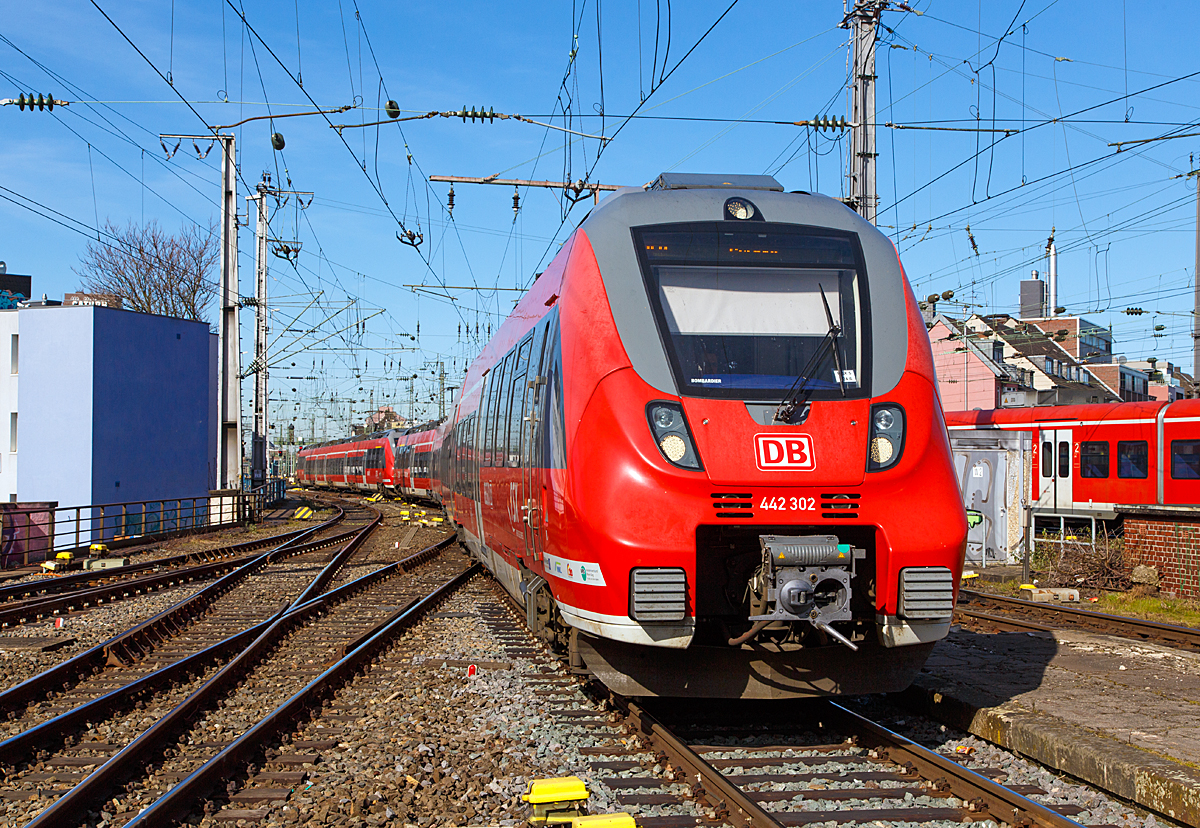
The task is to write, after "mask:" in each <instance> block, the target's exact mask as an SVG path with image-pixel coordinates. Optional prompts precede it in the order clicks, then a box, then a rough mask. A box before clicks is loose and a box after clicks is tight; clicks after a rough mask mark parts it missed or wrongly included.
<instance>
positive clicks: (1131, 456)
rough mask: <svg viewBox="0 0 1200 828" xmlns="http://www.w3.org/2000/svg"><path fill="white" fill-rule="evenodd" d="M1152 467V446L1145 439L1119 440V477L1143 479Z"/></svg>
mask: <svg viewBox="0 0 1200 828" xmlns="http://www.w3.org/2000/svg"><path fill="white" fill-rule="evenodd" d="M1149 468H1150V446H1149V444H1148V443H1147V442H1146V441H1145V440H1119V441H1117V477H1124V478H1127V479H1129V478H1132V479H1134V480H1143V479H1145V478H1146V476H1147V474H1148V472H1149Z"/></svg>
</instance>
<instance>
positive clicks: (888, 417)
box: [867, 403, 904, 471]
mask: <svg viewBox="0 0 1200 828" xmlns="http://www.w3.org/2000/svg"><path fill="white" fill-rule="evenodd" d="M903 453H904V409H903V408H901V407H900V406H898V405H896V404H895V403H878V404H876V405H873V406H871V436H870V442H869V444H868V456H867V471H883V470H884V469H887V468H891V467H892V466H894V465H896V463H897V462H898V461H899V460H900V455H901V454H903Z"/></svg>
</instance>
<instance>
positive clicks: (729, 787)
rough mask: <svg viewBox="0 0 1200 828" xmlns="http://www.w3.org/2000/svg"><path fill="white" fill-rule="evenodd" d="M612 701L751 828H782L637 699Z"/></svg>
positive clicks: (618, 697) (658, 745)
mask: <svg viewBox="0 0 1200 828" xmlns="http://www.w3.org/2000/svg"><path fill="white" fill-rule="evenodd" d="M612 698H613V701H614V702H616V704H617V705H618V706H619V707H621V708H622V709H623V710H624V712H625V715H626V716H628V717H629V719H630V721H631V722H632V723H633V724H634V726H635V727H636V728H637V729H638V730H639V731H641V732H642V733H644V734H645V735H646V736H648V737H649V738H650V741H651V742H653V743H654V744H655V745H656V746H657V747H659V749H661V750H662V751H663V752H664V753H665V754H667V756H668V757H670V759H671V761H672V762H674V763H675V764H676V765H678V766H679V767H681V768H685V769H686V770H687V771H688V776H691V777H696V778H699V779H700V780H701V782H702V784H703V785H705V787H706V789H708V790H712V791H714V792H716V793H717V794H719V795H720V796H721V797H722V798H723V799H724V800H725V802H726V804H727V805H732V806H733V807H734V808H737V809H738V810H739V811H741V812H742V815H743V816H744V817H745V818H746V820H747V821H748V822H749V823H750V824H751V825H753V826H754V828H783V824H782V823H781V822H779V821H778V820H777V819H775V817H773V816H771V814H770V812H768V811H766V810H764V809H763V808H762V806H760V805H759V804H758V803H757V802H755V801H754V800H753V799H751V798H750V797H749V796H748V795H747V794H746V792H745V791H743V790H742V789H741V788H739V787H738V786H737V785H734V784H733V783H732V782H730V781H729V779H728V778H727V777H726V776H725V775H724V774H722V773H721V772H720V771H719V770H717V769H716V768H714V767H713V766H712V765H710V764H709V763H708V762H706V761H705V760H704V758H703V757H702V756H701V755H700V754H698V753H696V751H694V750H692V749H691V747H689V746H688V744H687V743H686V742H684V741H683V740H682V739H680V738H679V737H678V736H676V735H675V734H674V733H672V732H671V731H669V730H667V728H665V727H663V725H662V723H661V722H659V721H658V719H656V718H654V717H653V716H652V715H650V713H648V712H647V711H646V710H645V709H643V708H642V706H641V705H639V704H638V703H637V702H635V701H632V700H631V699H627V698H624V697H622V696H615V695H614V696H613V697H612Z"/></svg>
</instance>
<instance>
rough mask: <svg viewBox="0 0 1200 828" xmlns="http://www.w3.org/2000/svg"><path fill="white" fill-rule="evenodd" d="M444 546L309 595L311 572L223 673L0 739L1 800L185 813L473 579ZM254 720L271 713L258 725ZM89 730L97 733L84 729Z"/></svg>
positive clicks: (92, 814) (38, 810)
mask: <svg viewBox="0 0 1200 828" xmlns="http://www.w3.org/2000/svg"><path fill="white" fill-rule="evenodd" d="M452 540H453V538H447V539H445V540H444V541H442V542H441V543H438V544H435V545H434V546H431V547H427V548H426V549H424V550H422V551H421V552H419V553H417V554H416V555H413V556H411V557H409V558H407V559H405V560H404V561H401V562H399V563H395V564H389V565H387V566H384V567H382V568H380V569H378V570H376V571H374V572H372V573H370V574H368V575H365V576H363V577H360V578H358V579H356V580H354V581H351V582H349V583H347V584H344V585H342V586H340V587H338V588H337V589H335V590H332V591H329V592H326V593H324V594H321V595H319V596H315V597H311V596H309V595H308V593H309V592H310V589H312V588H314V585H317V584H319V583H320V576H318V578H314V579H313V581H312V582H311V583H310V586H309V588H306V589H305V590H304V591H303V592H302V593H301V594H300V596H299V597H297V598H296V599H295V600H293V601H292V602H290V603H289V604H288V605H287V607H285V608H284V609H282V610H281V611H279V612H278V613H276V614H275V615H274V616H273V617H271V618H269V619H267V620H265V621H263V622H260V623H259V624H257V625H255V626H253V627H251V628H249V629H247V630H245V631H243V632H242V633H239V634H235V635H233V636H230V637H228V638H227V639H225V640H224V641H222V642H218V643H217V644H214V645H212V646H213V647H224V652H225V656H226V657H227V658H226V660H224V661H223V663H219V662H220V661H221V659H216V660H213V661H211V663H208V664H202V663H200V662H199V661H197V662H195V663H193V664H191V665H189V669H188V670H187V671H184V672H179V671H177V673H179V674H173V675H170V676H167V675H162V676H159V677H158V679H157V680H156V681H154V682H153V683H149V682H147V683H145V685H144V686H143V687H140V688H138V687H131V688H128V689H126V690H125V691H123V692H122V693H121V704H119V705H117V704H114V703H113V701H112V699H108V700H106V699H104V698H101V699H97V700H94V701H92V702H91V703H90V704H91V705H92V707H91V709H88V710H75V711H72V712H71V713H69V714H64V715H61V716H59V717H56V718H55V719H53V720H50V721H49V722H47V723H45V724H44V725H43V726H42V727H41V729H40V732H38V733H26V734H22V735H21V736H20V737H18V738H16V739H8V740H6V741H5V742H2V743H0V763H3V764H4V765H5V766H6V767H7V768H9V770H8V773H7V778H6V787H8V788H9V790H10V791H12V793H8V794H6V796H7V797H8V798H9V799H16V800H17V801H16V802H15V803H13V805H15V806H17V807H20V806H21V805H24V806H26V807H25V808H24V811H25V813H24V815H22V816H20V817H19V820H20V822H22V823H23V822H24V821H25V820H26V819H30V818H32V819H31V821H29V822H28V824H29V825H30V826H56V828H57V826H65V825H77V824H93V823H95V822H96V821H98V820H100V812H104V813H107V814H108V817H106V818H104V819H103V820H100V821H103V822H105V823H106V824H109V825H120V824H123V823H125V822H126V821H127V820H130V819H133V820H134V822H136V824H138V825H148V824H165V821H166V820H167V819H168V817H167V815H168V814H178V813H179V811H180V809H181V808H182V809H184V810H190V809H191V807H193V806H194V805H195V801H196V799H195V797H196V796H198V793H197V792H198V791H203V790H207V789H208V788H211V787H214V786H216V787H223V786H224V783H225V781H227V773H228V771H229V768H231V767H232V766H233V765H236V764H238V763H240V762H244V760H245V758H246V757H248V756H251V755H253V754H254V753H255V752H256V751H258V750H260V749H261V746H262V743H263V740H264V739H267V738H269V736H270V735H271V734H274V733H277V732H278V730H279V728H280V727H282V726H284V725H285V724H286V723H290V722H291V721H293V720H294V719H295V717H296V716H297V715H300V714H301V713H303V712H304V711H305V710H307V709H308V708H309V707H310V706H311V705H312V704H314V703H315V702H316V701H317V700H319V699H320V698H321V696H322V694H325V693H327V692H328V691H329V690H330V689H331V688H333V687H335V686H337V685H338V683H339V682H344V681H346V680H349V679H350V678H351V677H352V676H353V674H354V673H355V671H356V670H358V669H360V668H361V667H362V666H363V665H364V664H366V663H367V662H369V661H370V659H371V658H373V657H374V655H375V654H376V653H377V652H379V651H380V650H381V649H382V648H383V647H384V646H385V645H386V643H387V642H389V641H390V640H391V639H392V638H394V637H395V636H396V635H397V634H398V633H399V632H400V631H401V630H402V629H404V627H405V626H406V625H407V624H409V623H411V620H412V619H413V618H415V617H417V616H418V615H420V613H421V612H423V611H424V610H425V609H426V608H428V607H429V606H430V605H432V603H434V602H436V601H437V600H439V598H440V597H441V596H442V595H444V594H447V593H448V592H449V591H451V590H452V589H454V588H455V587H457V586H458V585H460V584H461V583H463V582H465V580H466V579H467V578H469V577H470V576H471V575H473V574H475V573H476V572H478V571H479V568H478V566H473V565H472V564H471V563H470V562H469V561H468V560H467V559H466V558H465V556H463V555H461V554H459V553H457V552H452V553H447V552H445V551H444V550H445V549H446V548H447V547H449V546H450V544H451V543H452ZM331 565H332V564H331ZM328 569H329V567H325V568H324V569H323V570H322V574H324V573H325V572H327V571H328ZM228 656H232V657H231V658H228ZM188 672H190V673H193V674H194V675H192V676H191V677H188V676H187V675H186V673H188ZM264 711H270V712H268V713H267V715H266V716H265V717H264V716H263V713H264ZM88 722H92V723H95V722H100V724H98V725H93V726H91V727H88V728H84V725H85V724H86V723H88ZM85 732H86V733H87V734H88V736H84V733H85ZM89 736H90V738H89ZM323 744H324V743H321V742H314V743H311V744H309V743H304V742H303V741H302V742H301V743H296V744H293V745H292V746H291V748H292V749H293V750H297V751H300V752H298V753H295V754H288V755H285V756H282V757H279V756H277V757H275V761H274V763H273V764H274V765H276V766H280V767H281V769H280V770H278V771H277V772H270V771H268V772H266V773H264V774H261V775H260V776H261V777H262V781H265V782H274V783H279V782H281V781H287V780H288V779H289V778H291V777H292V776H295V775H296V774H295V771H294V768H295V767H299V766H301V765H303V764H305V763H306V762H309V761H315V757H312V756H309V755H307V754H306V753H304V750H306V749H312V748H319V747H321V746H322V745H323ZM48 748H51V749H53V750H55V751H56V752H55V753H54V754H53V755H50V754H48V752H47V749H48ZM180 780H183V781H182V782H181V781H180ZM218 782H219V783H220V785H217V783H218ZM176 783H179V784H176ZM168 791H169V794H167V795H166V796H164V794H166V793H167V792H168ZM47 800H53V801H52V802H49V804H47ZM11 807H12V806H10V811H9V814H10V816H12V815H14V814H13V811H12V810H11ZM139 814H140V815H139Z"/></svg>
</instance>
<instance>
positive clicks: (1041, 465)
mask: <svg viewBox="0 0 1200 828" xmlns="http://www.w3.org/2000/svg"><path fill="white" fill-rule="evenodd" d="M1040 440H1041V443H1040V445H1039V451H1038V503H1037V505H1038V507H1039V508H1041V509H1043V510H1046V511H1056V510H1058V509H1070V508H1071V506H1072V504H1073V503H1074V500H1073V498H1072V493H1071V478H1072V477H1073V476H1074V469H1075V457H1074V452H1073V444H1072V442H1071V429H1069V428H1058V429H1042V433H1041V437H1040Z"/></svg>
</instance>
